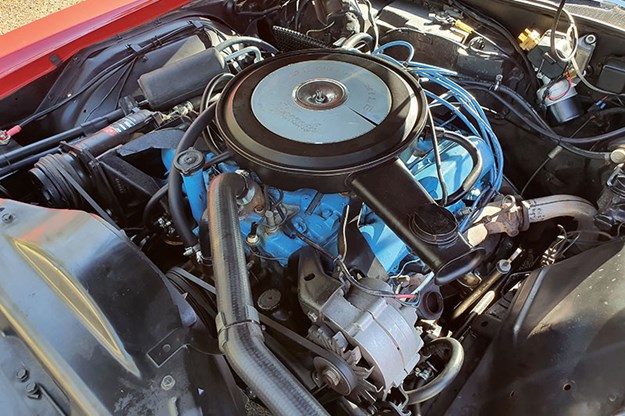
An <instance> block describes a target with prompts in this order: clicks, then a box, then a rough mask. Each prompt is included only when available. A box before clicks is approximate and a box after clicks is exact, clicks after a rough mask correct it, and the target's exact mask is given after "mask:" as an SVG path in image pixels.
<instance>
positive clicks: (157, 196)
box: [143, 184, 169, 229]
mask: <svg viewBox="0 0 625 416" xmlns="http://www.w3.org/2000/svg"><path fill="white" fill-rule="evenodd" d="M168 189H169V184H165V185H163V186H162V187H161V188H160V189H159V190H158V191H156V192H155V193H154V195H152V197H151V198H150V199H149V200H148V202H147V203H146V204H145V209H144V210H143V225H144V226H145V227H146V228H148V229H149V228H152V225H153V223H152V212H153V211H154V209H155V208H156V205H158V204H159V203H160V201H161V199H163V197H164V196H165V195H166V194H167V191H168Z"/></svg>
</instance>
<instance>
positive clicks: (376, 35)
mask: <svg viewBox="0 0 625 416" xmlns="http://www.w3.org/2000/svg"><path fill="white" fill-rule="evenodd" d="M363 2H364V3H365V4H366V5H367V18H368V19H369V22H371V28H372V29H373V49H376V48H377V47H378V43H379V42H380V30H379V29H378V23H377V22H376V20H375V17H373V6H372V5H371V1H369V0H363Z"/></svg>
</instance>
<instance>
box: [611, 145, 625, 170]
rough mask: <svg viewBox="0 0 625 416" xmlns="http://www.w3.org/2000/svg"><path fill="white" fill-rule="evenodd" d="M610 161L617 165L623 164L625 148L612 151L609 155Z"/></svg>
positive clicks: (620, 147) (621, 147)
mask: <svg viewBox="0 0 625 416" xmlns="http://www.w3.org/2000/svg"><path fill="white" fill-rule="evenodd" d="M610 160H611V161H612V162H613V163H616V164H617V165H618V164H621V163H625V147H623V146H619V147H617V148H616V149H614V150H612V152H611V153H610Z"/></svg>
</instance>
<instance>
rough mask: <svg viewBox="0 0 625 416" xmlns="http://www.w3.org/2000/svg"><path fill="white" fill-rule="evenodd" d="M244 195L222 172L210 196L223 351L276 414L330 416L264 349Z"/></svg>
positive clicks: (241, 185) (242, 186)
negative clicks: (247, 248) (241, 205)
mask: <svg viewBox="0 0 625 416" xmlns="http://www.w3.org/2000/svg"><path fill="white" fill-rule="evenodd" d="M246 191H247V186H246V181H245V179H244V178H243V177H242V176H240V175H238V174H236V173H223V174H221V175H219V176H217V178H215V179H214V180H213V181H212V182H211V185H210V189H209V193H208V221H209V227H210V229H209V236H210V241H211V251H212V257H213V271H214V279H215V286H216V289H217V309H218V311H219V313H218V315H217V330H218V333H219V346H220V349H221V350H222V351H223V353H224V354H225V356H226V358H227V359H228V362H229V363H230V365H231V366H232V368H233V369H234V371H235V372H236V373H237V374H238V375H239V377H241V379H242V380H243V381H244V382H245V383H246V384H247V385H248V386H249V387H250V388H251V389H252V390H253V391H254V393H256V394H257V395H258V396H259V397H260V399H261V400H262V401H263V403H264V404H265V405H266V406H267V407H268V408H269V409H270V410H271V411H272V412H273V413H274V414H276V415H289V416H295V415H327V412H326V411H325V409H324V408H323V407H322V406H321V404H320V403H319V402H318V401H317V400H316V399H315V398H314V397H313V396H312V395H311V394H310V392H309V391H308V390H306V389H305V388H304V387H303V386H302V385H301V384H300V383H299V382H298V381H297V380H296V379H295V377H294V376H293V375H292V374H291V373H290V372H289V370H287V369H286V368H285V367H284V366H283V365H282V363H280V362H279V361H278V359H277V358H276V357H275V356H274V355H273V354H272V353H271V352H270V351H269V349H268V348H267V347H266V346H265V344H264V340H263V333H262V330H261V328H260V324H259V318H258V312H257V311H256V309H255V308H254V302H253V299H252V291H251V287H250V281H249V276H248V273H247V267H246V261H245V252H244V250H243V241H242V238H241V229H240V225H239V216H238V205H237V199H238V198H240V197H243V196H244V195H245V193H246Z"/></svg>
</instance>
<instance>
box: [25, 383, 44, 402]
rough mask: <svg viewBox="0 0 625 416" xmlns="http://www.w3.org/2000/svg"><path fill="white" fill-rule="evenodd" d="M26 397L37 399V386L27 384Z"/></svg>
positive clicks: (38, 394) (38, 392) (38, 393)
mask: <svg viewBox="0 0 625 416" xmlns="http://www.w3.org/2000/svg"><path fill="white" fill-rule="evenodd" d="M26 395H27V396H28V398H30V399H38V398H39V397H40V396H41V394H40V391H39V384H37V383H32V382H31V383H28V384H27V385H26Z"/></svg>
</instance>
